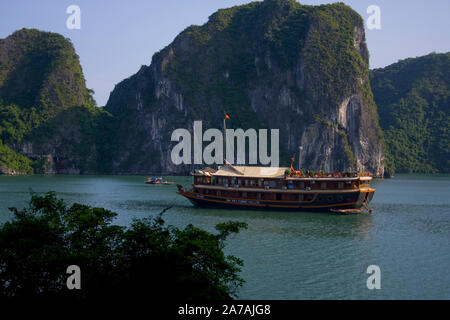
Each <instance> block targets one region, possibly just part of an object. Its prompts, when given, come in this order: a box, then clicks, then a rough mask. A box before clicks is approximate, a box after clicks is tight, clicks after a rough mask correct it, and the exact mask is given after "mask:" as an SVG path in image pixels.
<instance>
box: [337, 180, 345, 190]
mask: <svg viewBox="0 0 450 320" xmlns="http://www.w3.org/2000/svg"><path fill="white" fill-rule="evenodd" d="M338 188H339V189H344V182H342V181H339V182H338Z"/></svg>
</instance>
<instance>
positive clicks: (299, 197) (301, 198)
mask: <svg viewBox="0 0 450 320" xmlns="http://www.w3.org/2000/svg"><path fill="white" fill-rule="evenodd" d="M298 201H303V194H302V193H300V194H299V195H298Z"/></svg>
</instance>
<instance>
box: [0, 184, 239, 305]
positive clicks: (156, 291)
mask: <svg viewBox="0 0 450 320" xmlns="http://www.w3.org/2000/svg"><path fill="white" fill-rule="evenodd" d="M10 210H12V212H13V213H14V219H13V220H12V221H10V222H6V223H5V224H4V225H3V227H2V228H1V229H0V296H14V297H44V298H47V297H59V298H60V297H71V298H80V299H88V300H90V299H108V298H112V299H115V298H127V299H139V300H142V299H145V300H148V301H150V299H156V300H168V299H170V300H171V301H173V300H182V301H192V300H198V299H201V300H223V299H231V298H232V297H233V296H234V294H235V293H236V289H237V288H238V287H239V286H241V285H242V283H243V280H242V279H241V278H240V277H239V276H238V272H239V271H240V269H239V266H241V265H242V261H241V260H240V259H238V258H236V257H234V256H226V255H225V254H224V252H223V248H224V241H225V239H226V238H227V236H229V235H230V234H231V233H237V232H239V230H240V229H242V228H246V225H245V224H244V223H239V222H227V223H222V224H219V225H217V227H216V229H217V230H218V232H219V233H218V234H212V233H209V232H207V231H205V230H202V229H199V228H196V227H194V226H193V225H188V226H187V227H185V228H184V229H178V228H175V227H173V226H165V225H164V220H163V219H162V216H161V215H159V216H157V217H156V218H149V219H143V220H135V221H134V222H133V223H132V224H131V226H130V227H128V228H125V227H121V226H117V225H114V224H112V221H113V219H114V217H115V216H116V213H114V212H111V211H109V210H106V209H103V208H93V207H89V206H86V205H82V204H78V203H75V204H73V205H70V206H69V205H67V204H66V203H65V202H64V201H63V200H61V199H57V198H56V196H55V194H54V193H52V192H49V193H47V194H45V195H44V196H39V195H37V194H34V193H32V196H31V201H30V203H29V207H28V208H25V209H23V210H18V209H16V208H11V209H10ZM69 265H78V266H79V267H80V269H81V289H80V290H76V289H74V290H68V289H67V288H66V279H67V277H68V276H69V275H67V274H66V268H67V267H68V266H69Z"/></svg>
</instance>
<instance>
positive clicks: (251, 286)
mask: <svg viewBox="0 0 450 320" xmlns="http://www.w3.org/2000/svg"><path fill="white" fill-rule="evenodd" d="M144 178H145V177H143V176H63V175H60V176H15V177H13V176H0V223H3V222H5V221H7V220H8V219H10V218H11V213H10V212H9V211H8V209H7V208H8V207H11V206H15V207H18V208H22V207H23V206H25V205H26V201H27V200H28V199H29V193H28V192H29V189H30V188H32V189H33V190H34V191H36V192H46V191H50V190H54V191H56V192H57V194H58V195H59V196H60V197H62V198H64V199H66V200H67V201H68V202H80V203H84V204H89V205H93V206H99V207H105V208H108V209H110V210H113V211H115V212H117V213H118V214H119V215H118V217H117V219H116V223H118V224H121V225H127V224H128V223H129V222H130V221H131V220H132V219H133V218H142V217H147V216H151V215H155V214H157V213H159V212H160V211H161V210H162V209H163V208H165V207H167V206H168V205H171V204H173V205H174V206H173V207H172V209H170V210H168V211H167V212H166V213H165V214H164V219H165V220H166V223H168V224H172V225H175V226H178V227H183V226H185V225H187V224H188V223H192V224H194V225H196V226H199V227H202V228H204V229H207V230H209V231H214V226H215V225H216V224H217V223H219V222H223V221H227V220H239V221H244V222H246V223H247V224H248V226H249V227H248V230H244V231H242V232H241V233H239V234H237V235H234V236H232V237H231V238H230V239H229V241H228V242H227V247H226V251H227V253H229V254H233V255H235V256H238V257H240V258H242V259H243V260H244V267H243V270H242V273H241V276H242V277H243V278H244V279H245V280H246V283H245V285H244V286H243V287H242V288H241V290H240V291H239V298H242V299H444V298H445V299H450V176H449V175H445V176H444V175H433V176H427V175H398V176H396V178H395V179H387V180H376V181H374V182H373V185H374V186H375V187H376V188H377V190H376V192H375V196H374V199H373V201H372V203H371V204H370V206H371V207H372V209H373V213H372V214H368V213H364V214H361V215H344V216H343V215H334V214H328V213H307V212H273V211H244V210H228V209H206V208H196V207H194V206H193V205H192V204H191V203H190V202H189V201H188V200H186V199H184V198H182V197H180V196H178V195H177V194H176V193H175V191H176V186H175V185H146V184H144V183H143V182H144ZM166 180H169V181H174V182H176V183H180V184H183V185H185V186H188V185H189V184H190V181H191V178H190V177H167V178H166ZM369 265H378V266H379V267H380V269H381V289H380V290H369V289H367V287H366V280H367V277H368V276H369V274H367V273H366V270H367V267H368V266H369Z"/></svg>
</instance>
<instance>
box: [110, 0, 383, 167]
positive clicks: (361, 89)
mask: <svg viewBox="0 0 450 320" xmlns="http://www.w3.org/2000/svg"><path fill="white" fill-rule="evenodd" d="M368 75H369V68H368V51H367V47H366V43H365V35H364V26H363V21H362V19H361V17H360V16H359V15H358V14H357V13H356V12H355V11H353V10H352V9H351V8H349V7H347V6H346V5H344V4H342V3H337V4H331V5H321V6H305V5H301V4H299V3H297V2H295V1H293V0H266V1H263V2H252V3H249V4H247V5H242V6H236V7H232V8H229V9H222V10H219V11H217V12H216V13H214V14H213V15H211V16H210V18H209V21H208V22H207V23H206V24H204V25H202V26H190V27H188V28H186V29H185V30H184V31H183V32H181V33H180V34H179V35H178V36H177V37H176V38H175V40H174V41H173V42H172V43H171V44H170V45H168V46H167V47H165V48H164V49H162V50H161V51H159V52H158V53H156V54H155V55H154V56H153V58H152V62H151V64H150V65H149V66H142V67H141V69H140V70H139V71H138V72H137V73H136V74H134V75H132V76H131V77H129V78H128V79H125V80H123V81H122V82H120V83H119V84H117V85H116V86H115V88H114V90H113V91H112V93H111V95H110V98H109V100H108V102H107V105H106V109H107V110H108V111H109V112H110V113H111V114H112V115H113V116H114V117H116V118H117V119H118V122H117V127H116V133H117V135H116V138H115V139H116V140H115V141H116V151H115V153H114V155H113V156H112V159H113V162H112V170H113V172H117V173H144V172H161V173H183V172H186V171H187V170H189V169H190V167H189V166H175V165H174V164H173V163H172V162H171V160H170V151H171V148H172V147H173V145H174V143H173V142H171V141H170V137H171V133H172V131H173V130H174V129H176V128H187V129H190V130H192V125H193V121H194V120H202V121H203V127H204V128H205V129H207V128H219V129H220V128H222V119H223V115H224V112H226V113H227V114H229V115H230V117H231V119H230V121H229V126H230V127H231V128H243V129H244V130H245V129H248V128H278V129H280V145H281V150H280V152H281V155H282V159H281V161H282V164H286V163H287V162H288V161H289V159H290V157H291V156H292V154H294V153H296V152H297V151H298V146H299V145H302V146H303V151H302V153H301V159H300V162H301V166H302V167H303V168H308V169H313V170H319V169H323V170H325V171H335V170H348V169H352V170H360V171H370V172H372V173H373V174H374V175H376V176H382V175H383V171H384V164H383V163H384V152H383V146H382V145H383V143H382V139H383V138H382V133H381V129H380V127H379V124H378V117H377V111H376V106H375V103H374V101H373V97H372V91H371V89H370V84H369V79H368Z"/></svg>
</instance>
